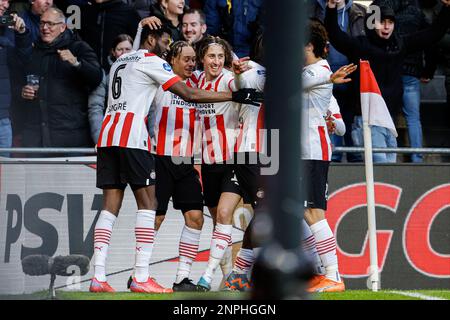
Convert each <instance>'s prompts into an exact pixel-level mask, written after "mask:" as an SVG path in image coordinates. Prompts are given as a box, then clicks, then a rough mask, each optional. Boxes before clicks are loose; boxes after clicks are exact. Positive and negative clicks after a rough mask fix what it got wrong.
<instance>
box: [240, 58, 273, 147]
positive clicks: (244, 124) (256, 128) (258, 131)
mask: <svg viewBox="0 0 450 320" xmlns="http://www.w3.org/2000/svg"><path fill="white" fill-rule="evenodd" d="M249 66H251V67H252V68H251V69H250V70H248V71H246V72H244V73H243V74H241V75H240V76H238V77H237V78H236V79H238V81H239V88H253V89H256V90H257V91H258V92H263V91H264V84H265V83H266V69H265V68H264V67H263V66H261V65H259V64H257V63H256V62H253V61H250V62H249ZM263 130H264V105H263V104H261V105H260V106H259V107H257V106H253V105H251V104H242V105H241V108H240V110H239V128H238V135H237V139H236V145H235V150H234V151H235V152H264V151H265V150H266V148H265V143H266V141H265V134H264V131H263Z"/></svg>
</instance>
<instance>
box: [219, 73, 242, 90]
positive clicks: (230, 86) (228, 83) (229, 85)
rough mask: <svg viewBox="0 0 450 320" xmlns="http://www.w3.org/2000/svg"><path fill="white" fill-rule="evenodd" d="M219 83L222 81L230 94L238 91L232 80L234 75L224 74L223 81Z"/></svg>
mask: <svg viewBox="0 0 450 320" xmlns="http://www.w3.org/2000/svg"><path fill="white" fill-rule="evenodd" d="M221 81H224V83H225V84H226V88H227V89H228V90H230V92H234V91H238V90H239V88H238V86H237V84H236V80H235V78H234V73H232V72H227V73H226V74H224V76H223V79H222V80H221Z"/></svg>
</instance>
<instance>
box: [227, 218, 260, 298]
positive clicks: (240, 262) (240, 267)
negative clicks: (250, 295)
mask: <svg viewBox="0 0 450 320" xmlns="http://www.w3.org/2000/svg"><path fill="white" fill-rule="evenodd" d="M252 228H253V219H252V220H251V221H250V223H249V225H248V226H247V228H246V229H245V232H244V238H243V241H242V246H241V248H240V249H239V252H238V253H237V256H236V260H235V262H234V267H233V269H232V272H231V273H230V274H229V275H228V277H227V279H226V281H225V289H227V290H238V291H248V290H250V288H251V283H250V280H249V273H250V271H251V269H252V267H253V263H254V262H255V253H254V251H253V243H252V239H251V234H252Z"/></svg>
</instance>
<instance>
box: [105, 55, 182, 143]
mask: <svg viewBox="0 0 450 320" xmlns="http://www.w3.org/2000/svg"><path fill="white" fill-rule="evenodd" d="M180 80H181V79H180V77H178V76H177V75H175V74H174V73H173V72H172V68H171V67H170V65H169V64H168V63H167V62H166V61H164V60H162V59H161V58H159V57H157V56H156V55H154V54H152V53H148V52H147V50H139V51H133V52H131V53H129V54H125V55H123V56H121V57H120V58H119V59H117V61H116V62H115V63H114V64H113V65H112V67H111V71H110V81H109V86H108V107H107V109H106V113H105V117H104V118H103V124H102V128H101V130H100V136H99V139H98V143H97V147H99V148H102V147H113V146H117V147H123V148H132V149H143V150H149V151H150V150H151V142H150V137H149V134H148V129H147V123H146V122H147V115H148V111H149V109H150V106H151V104H152V101H153V99H154V97H155V94H156V91H157V90H158V88H159V87H160V86H162V88H163V89H164V90H167V89H169V88H170V87H171V86H172V85H173V84H175V83H177V82H178V81H180Z"/></svg>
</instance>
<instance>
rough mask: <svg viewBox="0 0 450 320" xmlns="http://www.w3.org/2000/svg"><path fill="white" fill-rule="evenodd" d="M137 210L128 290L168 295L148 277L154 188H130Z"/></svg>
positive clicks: (154, 208) (155, 201)
mask: <svg viewBox="0 0 450 320" xmlns="http://www.w3.org/2000/svg"><path fill="white" fill-rule="evenodd" d="M132 188H133V193H134V196H135V198H136V203H137V206H138V210H137V213H136V226H135V236H136V249H135V254H136V259H135V266H134V277H133V281H132V282H131V284H130V290H131V291H133V292H143V293H170V292H172V289H168V288H164V287H162V286H161V285H159V284H158V283H157V282H156V281H155V280H154V279H152V278H150V275H149V264H150V259H151V257H152V253H153V244H154V237H155V216H156V208H157V200H156V196H155V186H154V185H152V186H147V187H136V186H132Z"/></svg>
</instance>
